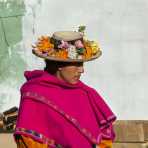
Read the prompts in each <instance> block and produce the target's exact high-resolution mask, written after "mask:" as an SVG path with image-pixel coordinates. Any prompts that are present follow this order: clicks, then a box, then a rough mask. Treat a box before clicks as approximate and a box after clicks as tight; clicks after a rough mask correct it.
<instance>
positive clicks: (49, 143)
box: [14, 31, 116, 148]
mask: <svg viewBox="0 0 148 148" xmlns="http://www.w3.org/2000/svg"><path fill="white" fill-rule="evenodd" d="M33 48H34V49H33V53H34V54H35V55H37V56H39V57H42V58H44V59H45V63H46V67H45V69H44V70H34V71H26V72H25V74H24V75H25V77H26V79H27V82H26V83H24V84H23V86H22V87H21V101H20V107H19V115H18V119H17V125H16V129H15V133H14V137H15V140H16V143H17V146H18V148H52V147H53V148H58V147H59V148H111V147H112V142H113V140H114V138H115V134H114V131H113V127H112V124H113V122H114V121H115V119H116V117H115V115H114V114H113V112H112V111H111V109H110V108H109V107H108V105H107V104H106V103H105V102H104V100H103V99H102V97H101V96H100V95H99V94H98V92H97V91H96V90H95V89H93V88H91V87H89V86H87V85H86V84H84V83H83V82H81V81H80V80H79V79H80V76H81V74H82V73H84V68H83V63H84V62H86V61H90V60H93V59H96V58H98V57H99V56H100V55H101V51H100V49H99V47H98V46H97V44H96V43H95V42H94V41H88V40H86V39H84V36H83V34H82V33H80V32H73V31H64V32H63V31H62V32H61V31H60V32H55V33H54V34H53V36H52V37H41V38H40V39H39V41H38V42H37V44H36V45H35V46H33Z"/></svg>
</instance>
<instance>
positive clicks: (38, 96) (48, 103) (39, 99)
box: [22, 92, 99, 144]
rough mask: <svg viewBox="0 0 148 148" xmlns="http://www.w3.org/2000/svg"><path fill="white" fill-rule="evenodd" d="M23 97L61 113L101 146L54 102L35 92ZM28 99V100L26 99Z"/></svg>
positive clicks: (27, 93) (95, 142) (89, 138)
mask: <svg viewBox="0 0 148 148" xmlns="http://www.w3.org/2000/svg"><path fill="white" fill-rule="evenodd" d="M23 97H29V99H34V100H37V101H41V102H42V103H44V104H46V105H48V106H49V107H50V108H52V109H54V110H55V111H56V112H58V113H60V114H61V115H62V116H64V117H65V118H66V119H67V120H68V121H70V122H71V123H72V124H73V125H74V126H75V127H76V128H77V129H78V130H79V131H80V132H81V133H82V134H83V135H84V136H85V137H86V138H87V139H88V140H89V141H90V142H91V143H93V144H99V143H98V142H99V141H97V139H96V138H95V136H93V135H92V134H91V132H89V131H88V130H87V129H86V128H82V127H81V126H80V124H79V122H78V121H77V120H76V119H75V118H73V117H71V116H69V115H68V114H67V113H65V112H64V111H63V110H62V109H60V108H59V107H58V106H57V105H55V104H54V103H53V102H52V101H50V100H47V99H46V97H44V96H41V95H39V94H37V93H34V92H25V93H23V95H22V98H23ZM26 99H27V98H26Z"/></svg>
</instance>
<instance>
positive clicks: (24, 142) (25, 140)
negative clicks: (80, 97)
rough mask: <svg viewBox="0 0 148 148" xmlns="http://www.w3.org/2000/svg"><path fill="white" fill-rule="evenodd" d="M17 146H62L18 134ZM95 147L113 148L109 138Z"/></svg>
mask: <svg viewBox="0 0 148 148" xmlns="http://www.w3.org/2000/svg"><path fill="white" fill-rule="evenodd" d="M17 148H62V147H61V146H60V145H59V146H58V145H57V146H48V144H44V143H40V142H37V141H35V140H33V139H32V138H30V137H26V136H23V135H20V138H19V139H18V140H17ZM96 148H113V147H112V141H111V140H102V142H101V144H100V145H98V146H96Z"/></svg>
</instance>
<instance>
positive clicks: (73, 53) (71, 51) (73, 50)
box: [67, 45, 78, 59]
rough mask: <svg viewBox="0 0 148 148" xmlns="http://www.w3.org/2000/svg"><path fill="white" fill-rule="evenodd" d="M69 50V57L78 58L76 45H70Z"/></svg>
mask: <svg viewBox="0 0 148 148" xmlns="http://www.w3.org/2000/svg"><path fill="white" fill-rule="evenodd" d="M67 51H68V58H70V59H76V58H77V55H78V53H77V50H76V47H75V46H74V45H70V46H69V47H68V49H67Z"/></svg>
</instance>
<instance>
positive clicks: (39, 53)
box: [32, 49, 102, 62]
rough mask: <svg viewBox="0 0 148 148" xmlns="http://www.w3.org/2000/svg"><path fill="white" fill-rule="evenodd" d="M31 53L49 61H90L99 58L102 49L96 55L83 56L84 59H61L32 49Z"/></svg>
mask: <svg viewBox="0 0 148 148" xmlns="http://www.w3.org/2000/svg"><path fill="white" fill-rule="evenodd" d="M32 53H33V54H34V55H36V56H38V57H40V58H44V59H47V60H51V61H59V62H87V61H92V60H95V59H97V58H99V57H100V56H101V55H102V51H101V50H99V51H98V52H97V53H96V55H94V56H92V57H90V58H85V59H62V58H57V57H52V56H48V55H45V54H42V52H40V51H38V50H35V49H33V50H32Z"/></svg>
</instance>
